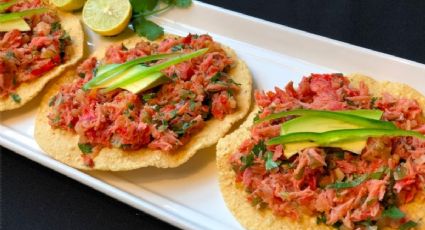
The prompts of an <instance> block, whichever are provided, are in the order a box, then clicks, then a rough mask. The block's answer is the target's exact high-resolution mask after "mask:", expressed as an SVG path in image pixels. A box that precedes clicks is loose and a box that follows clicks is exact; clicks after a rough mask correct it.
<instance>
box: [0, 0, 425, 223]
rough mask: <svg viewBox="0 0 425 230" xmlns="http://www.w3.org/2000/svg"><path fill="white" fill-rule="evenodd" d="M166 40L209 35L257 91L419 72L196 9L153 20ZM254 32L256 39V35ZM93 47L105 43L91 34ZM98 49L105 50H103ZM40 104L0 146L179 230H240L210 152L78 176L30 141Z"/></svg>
mask: <svg viewBox="0 0 425 230" xmlns="http://www.w3.org/2000/svg"><path fill="white" fill-rule="evenodd" d="M155 20H156V21H157V22H159V23H160V24H161V25H162V26H164V27H165V29H166V31H167V32H169V33H175V34H179V35H186V34H187V33H209V34H211V35H212V36H213V37H214V39H215V40H217V41H219V42H221V43H223V44H225V45H227V46H230V47H232V48H233V49H234V50H236V52H237V53H238V55H239V57H240V58H241V59H243V60H244V61H245V62H246V63H247V64H248V66H249V68H250V70H251V72H252V74H253V77H254V82H255V86H256V87H257V88H259V89H272V88H273V87H274V86H281V87H283V86H284V85H285V84H286V83H287V82H288V81H290V80H292V81H295V82H297V81H298V80H299V79H300V78H301V77H302V76H303V75H308V74H310V73H312V72H315V73H320V72H343V73H353V72H361V73H363V74H366V75H370V76H373V77H374V78H376V79H380V80H390V81H399V82H404V83H407V84H410V85H411V86H414V87H415V88H416V89H418V90H419V91H421V92H422V93H425V85H421V84H415V83H417V81H418V80H419V79H422V78H423V77H424V75H425V65H423V64H419V63H415V62H412V61H408V60H405V59H401V58H397V57H394V56H390V55H386V54H382V53H378V52H375V51H371V50H367V49H364V48H360V47H356V46H352V45H349V44H346V43H342V42H338V41H334V40H331V39H327V38H324V37H320V36H316V35H312V34H309V33H306V32H302V31H299V30H295V29H291V28H288V27H285V26H281V25H277V24H273V23H270V22H266V21H263V20H260V19H256V18H252V17H248V16H245V15H242V14H239V13H235V12H231V11H228V10H225V9H221V8H218V7H214V6H211V5H207V4H204V3H201V2H195V4H194V6H193V7H191V8H190V10H172V11H170V12H168V13H166V14H163V15H162V16H161V18H156V19H155ZM254 28H255V32H254ZM86 32H87V34H88V42H89V44H92V45H93V46H94V47H96V46H100V45H102V44H103V43H104V42H103V41H101V40H100V39H99V37H98V36H97V35H95V34H93V33H92V32H90V31H88V30H87V31H86ZM103 45H104V44H103ZM39 101H40V97H37V99H35V100H33V101H32V102H31V103H30V104H29V105H27V106H25V107H24V108H22V109H18V110H16V111H12V112H4V113H2V114H1V117H0V144H1V145H3V146H4V147H6V148H9V149H11V150H13V151H15V152H17V153H18V154H21V155H23V156H25V157H27V158H29V159H31V160H33V161H36V162H38V163H40V164H42V165H45V166H46V167H49V168H52V169H54V170H56V171H58V172H60V173H62V174H64V175H67V176H69V177H71V178H73V179H75V180H78V181H80V182H81V183H84V184H86V185H88V186H90V187H92V188H94V189H97V190H99V191H101V192H103V193H105V194H107V195H109V196H111V197H114V198H116V199H118V200H120V201H122V202H124V203H127V204H129V205H131V206H133V207H135V208H138V209H140V210H143V211H145V212H147V213H149V214H151V215H154V216H156V217H158V218H160V219H162V220H164V221H167V222H169V223H171V224H173V225H175V226H178V227H181V228H185V229H241V228H242V227H241V226H240V225H239V224H238V223H237V221H236V220H235V219H234V218H233V216H232V215H231V214H230V212H229V211H228V210H227V208H226V206H225V204H224V202H223V200H222V198H221V196H220V191H219V187H218V181H217V171H216V168H215V156H214V154H215V152H214V148H210V149H208V150H205V151H202V152H199V153H198V154H197V155H196V156H195V157H193V158H192V159H191V160H190V161H189V162H187V163H186V164H184V165H183V166H181V167H178V168H175V169H155V168H145V169H140V170H134V171H129V172H116V173H110V172H84V171H79V170H76V169H73V168H70V167H68V166H66V165H64V164H62V163H59V162H57V161H55V160H53V159H52V158H50V157H49V156H47V155H45V154H44V153H43V152H42V151H41V150H40V149H39V147H38V146H37V144H36V142H35V141H34V139H33V129H34V116H35V112H36V108H37V105H38V103H39Z"/></svg>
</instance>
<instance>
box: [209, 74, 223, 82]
mask: <svg viewBox="0 0 425 230" xmlns="http://www.w3.org/2000/svg"><path fill="white" fill-rule="evenodd" d="M220 77H221V72H217V73H216V74H214V76H212V77H211V78H210V81H211V82H212V83H217V82H218V81H220Z"/></svg>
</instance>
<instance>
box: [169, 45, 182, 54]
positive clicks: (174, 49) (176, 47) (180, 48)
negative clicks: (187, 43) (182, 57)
mask: <svg viewBox="0 0 425 230" xmlns="http://www.w3.org/2000/svg"><path fill="white" fill-rule="evenodd" d="M182 49H183V44H178V45H175V46H173V48H171V51H173V52H177V51H180V50H182Z"/></svg>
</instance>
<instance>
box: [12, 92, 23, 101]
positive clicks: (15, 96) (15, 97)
mask: <svg viewBox="0 0 425 230" xmlns="http://www.w3.org/2000/svg"><path fill="white" fill-rule="evenodd" d="M10 97H11V98H12V100H13V101H14V102H16V103H21V97H20V96H19V95H18V94H16V93H11V94H10Z"/></svg>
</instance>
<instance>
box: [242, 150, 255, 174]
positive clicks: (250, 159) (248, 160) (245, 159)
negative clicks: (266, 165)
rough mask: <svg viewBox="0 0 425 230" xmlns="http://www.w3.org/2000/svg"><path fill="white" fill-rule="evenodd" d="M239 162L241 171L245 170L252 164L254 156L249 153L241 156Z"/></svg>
mask: <svg viewBox="0 0 425 230" xmlns="http://www.w3.org/2000/svg"><path fill="white" fill-rule="evenodd" d="M241 162H242V164H243V165H242V168H241V170H245V169H246V168H248V167H250V166H251V165H253V164H254V154H252V153H249V154H248V155H245V156H242V157H241Z"/></svg>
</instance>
